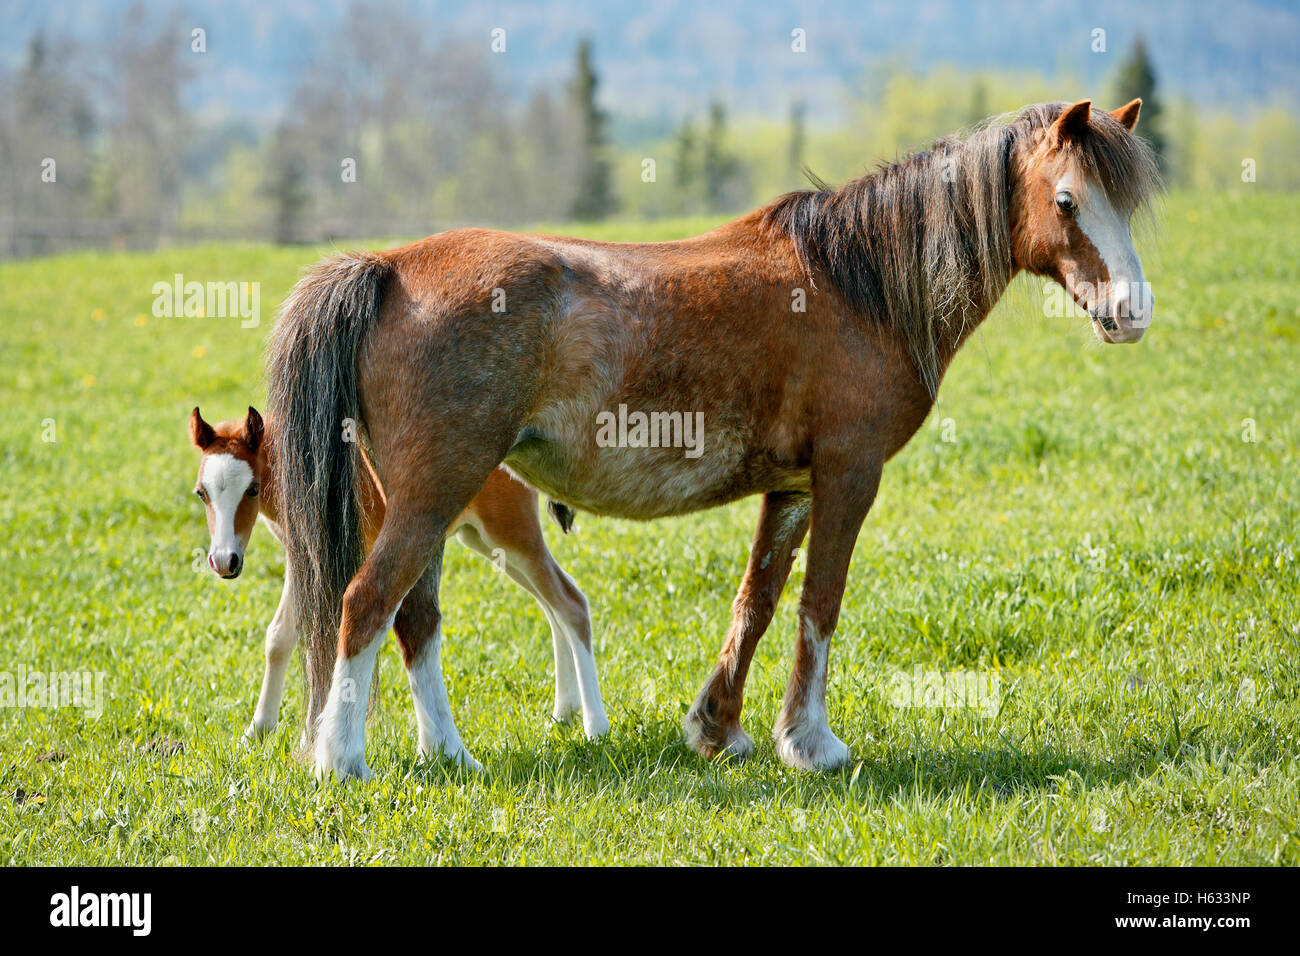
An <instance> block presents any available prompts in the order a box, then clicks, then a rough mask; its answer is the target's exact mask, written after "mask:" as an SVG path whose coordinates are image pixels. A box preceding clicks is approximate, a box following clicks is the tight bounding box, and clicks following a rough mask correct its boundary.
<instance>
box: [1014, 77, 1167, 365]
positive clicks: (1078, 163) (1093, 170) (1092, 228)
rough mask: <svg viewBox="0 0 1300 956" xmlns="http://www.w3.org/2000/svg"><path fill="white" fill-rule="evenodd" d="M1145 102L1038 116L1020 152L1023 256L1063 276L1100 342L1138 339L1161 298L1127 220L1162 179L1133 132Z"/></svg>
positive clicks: (1017, 210)
mask: <svg viewBox="0 0 1300 956" xmlns="http://www.w3.org/2000/svg"><path fill="white" fill-rule="evenodd" d="M1141 106H1142V101H1141V100H1133V102H1131V103H1129V104H1128V105H1127V106H1121V107H1120V108H1119V109H1117V110H1113V111H1111V112H1109V113H1107V112H1104V111H1102V110H1094V109H1092V106H1091V104H1090V103H1089V101H1088V100H1081V101H1080V102H1078V103H1074V104H1073V105H1071V106H1067V107H1065V108H1064V109H1062V110H1061V112H1060V115H1059V116H1057V117H1056V118H1055V120H1053V121H1052V122H1051V123H1050V124H1044V125H1042V126H1039V127H1038V128H1037V129H1036V130H1035V135H1034V136H1033V137H1032V138H1030V139H1029V140H1028V141H1027V142H1025V143H1024V145H1023V147H1022V148H1021V149H1020V151H1019V153H1018V155H1017V156H1016V160H1015V166H1016V173H1017V175H1016V176H1015V177H1014V182H1015V187H1014V193H1013V196H1012V201H1011V245H1012V254H1013V256H1014V257H1015V260H1016V265H1017V266H1019V267H1021V268H1024V269H1028V270H1029V271H1030V272H1033V273H1036V274H1038V275H1042V276H1047V277H1050V278H1052V279H1055V280H1056V281H1057V282H1059V283H1060V284H1061V285H1062V286H1064V287H1065V289H1066V291H1068V292H1069V293H1070V295H1071V296H1072V297H1073V298H1074V301H1075V302H1077V303H1078V304H1079V305H1080V306H1081V307H1082V308H1083V309H1084V310H1086V311H1087V313H1088V315H1089V316H1090V317H1091V318H1092V328H1093V331H1094V332H1096V334H1097V338H1099V339H1101V341H1103V342H1113V343H1119V342H1136V341H1138V340H1139V339H1141V338H1142V334H1143V332H1145V331H1146V327H1147V326H1148V325H1149V324H1150V323H1151V315H1152V309H1153V307H1154V304H1155V299H1154V298H1153V296H1152V295H1151V289H1150V287H1149V286H1148V285H1147V284H1146V279H1145V277H1144V276H1143V275H1142V262H1141V261H1140V260H1139V259H1138V255H1137V252H1135V251H1134V249H1133V237H1132V235H1131V233H1130V230H1129V223H1130V220H1131V218H1132V216H1133V213H1134V211H1135V210H1136V209H1137V207H1138V206H1140V205H1141V204H1142V202H1143V201H1144V200H1146V199H1147V198H1148V197H1149V196H1150V195H1151V193H1152V192H1153V191H1154V190H1155V189H1156V188H1158V183H1159V181H1158V177H1157V173H1156V168H1155V164H1154V163H1153V161H1152V159H1151V153H1150V151H1149V150H1148V149H1147V147H1146V146H1145V145H1144V144H1143V143H1142V142H1141V141H1140V140H1138V139H1137V137H1135V136H1134V135H1133V132H1132V131H1133V127H1134V126H1136V125H1137V120H1138V111H1139V109H1140V108H1141ZM1058 108H1059V107H1058Z"/></svg>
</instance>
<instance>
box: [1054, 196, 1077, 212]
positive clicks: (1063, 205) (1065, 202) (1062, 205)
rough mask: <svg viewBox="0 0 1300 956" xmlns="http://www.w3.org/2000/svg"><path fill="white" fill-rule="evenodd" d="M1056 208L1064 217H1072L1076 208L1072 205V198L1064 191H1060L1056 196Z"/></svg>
mask: <svg viewBox="0 0 1300 956" xmlns="http://www.w3.org/2000/svg"><path fill="white" fill-rule="evenodd" d="M1056 208H1057V209H1059V210H1061V212H1063V213H1065V214H1066V215H1070V216H1073V215H1074V212H1075V210H1076V209H1077V208H1078V207H1077V206H1075V204H1074V197H1073V196H1071V195H1070V194H1069V193H1067V192H1066V191H1065V190H1061V191H1060V192H1059V193H1057V194H1056Z"/></svg>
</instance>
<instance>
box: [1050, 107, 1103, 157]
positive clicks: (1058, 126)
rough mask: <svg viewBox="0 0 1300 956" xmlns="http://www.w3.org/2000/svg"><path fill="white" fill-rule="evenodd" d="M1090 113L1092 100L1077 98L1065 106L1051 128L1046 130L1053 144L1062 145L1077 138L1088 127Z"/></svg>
mask: <svg viewBox="0 0 1300 956" xmlns="http://www.w3.org/2000/svg"><path fill="white" fill-rule="evenodd" d="M1091 115H1092V100H1079V102H1077V103H1073V104H1071V105H1070V106H1067V107H1066V108H1065V112H1063V113H1062V114H1061V115H1060V116H1058V117H1057V118H1056V122H1055V123H1053V124H1052V128H1051V129H1050V130H1049V131H1048V135H1049V137H1050V139H1051V143H1052V145H1053V146H1064V145H1065V144H1066V143H1068V142H1070V141H1071V140H1074V139H1078V138H1079V137H1080V136H1082V135H1083V134H1084V131H1085V130H1087V128H1088V117H1089V116H1091Z"/></svg>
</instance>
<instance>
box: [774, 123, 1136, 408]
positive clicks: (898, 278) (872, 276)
mask: <svg viewBox="0 0 1300 956" xmlns="http://www.w3.org/2000/svg"><path fill="white" fill-rule="evenodd" d="M1067 105H1068V104H1066V103H1043V104H1038V105H1035V106H1029V107H1026V108H1025V109H1023V110H1021V111H1020V112H1019V113H1018V114H1015V115H1014V116H1012V117H1010V118H1006V117H1002V118H994V119H992V120H989V121H987V122H986V123H984V124H981V125H980V126H979V127H977V128H976V129H975V130H974V131H973V132H971V133H969V134H968V135H966V136H965V137H963V138H959V137H956V136H951V137H946V138H944V139H941V140H938V141H937V142H935V143H934V145H933V146H931V147H930V149H928V150H926V151H924V152H918V153H914V154H912V155H910V156H907V157H905V158H903V159H901V160H899V161H898V162H896V163H891V164H888V165H882V166H880V167H878V168H877V169H876V170H874V171H873V172H871V173H868V174H867V175H865V176H862V177H861V178H859V179H855V180H853V181H852V182H849V183H847V184H845V185H844V186H841V187H840V188H838V189H833V188H831V187H827V186H823V187H822V188H818V189H813V190H803V191H800V192H793V193H788V194H786V195H785V196H782V197H781V198H780V199H778V200H777V201H776V202H774V203H773V204H772V205H770V206H769V207H767V209H766V210H765V211H764V214H763V221H764V222H765V223H766V224H767V225H769V226H770V227H771V228H774V229H777V230H780V231H781V232H784V233H785V234H786V235H788V236H789V237H790V239H791V241H793V243H794V245H795V250H796V252H797V254H798V255H799V257H800V259H801V260H802V261H803V263H804V265H805V267H806V268H807V269H808V270H809V273H810V275H811V273H812V271H813V269H814V268H816V269H817V270H818V271H820V272H821V273H822V274H823V275H824V276H825V278H826V280H827V281H828V282H830V283H831V285H833V286H834V288H835V289H836V291H837V292H839V294H840V295H842V296H843V297H844V298H845V299H846V300H847V302H848V303H849V305H850V307H852V308H853V309H855V310H857V311H858V312H860V313H862V314H863V315H865V316H867V317H868V318H869V319H871V320H872V321H875V322H878V323H881V324H882V325H884V326H886V327H887V328H890V329H892V330H893V331H895V332H897V333H898V334H899V335H901V336H902V337H903V339H904V341H906V342H907V344H908V348H909V350H910V351H911V353H912V356H913V358H914V359H915V361H916V363H917V368H918V370H919V371H920V374H921V377H922V380H923V381H924V382H925V384H926V386H927V388H929V389H930V392H931V394H933V393H934V392H935V391H936V390H937V388H938V384H939V381H938V380H939V374H940V369H939V358H938V342H939V337H940V336H941V335H943V334H945V333H956V332H960V330H962V329H963V328H964V326H965V324H966V323H967V322H968V321H971V320H972V319H978V317H980V316H983V315H984V314H986V313H987V312H988V311H989V310H990V309H991V308H992V307H993V305H994V304H995V303H996V302H997V300H998V298H999V297H1000V296H1001V295H1002V292H1003V291H1004V290H1005V288H1006V286H1007V284H1008V283H1009V282H1010V280H1011V278H1012V275H1013V274H1014V271H1015V267H1014V265H1013V261H1012V253H1011V236H1010V228H1009V224H1008V220H1007V210H1008V209H1009V208H1010V190H1011V187H1012V183H1013V177H1014V171H1013V168H1012V164H1013V162H1014V161H1015V159H1016V157H1017V156H1018V155H1020V150H1021V147H1022V146H1026V145H1032V143H1034V142H1035V141H1037V138H1038V136H1039V134H1040V133H1041V132H1042V131H1044V130H1046V129H1047V128H1048V127H1050V126H1051V124H1052V123H1053V121H1055V120H1056V118H1057V117H1058V116H1060V114H1061V112H1062V111H1063V110H1064V109H1065V107H1066V106H1067ZM1070 148H1071V149H1073V151H1074V152H1075V154H1076V156H1077V161H1078V162H1079V163H1080V164H1081V165H1082V167H1083V168H1084V170H1085V171H1086V172H1087V173H1088V174H1089V175H1090V176H1092V177H1094V178H1095V179H1096V181H1098V182H1100V183H1101V184H1102V186H1103V187H1104V188H1105V189H1106V191H1107V193H1108V194H1109V196H1110V199H1111V201H1112V202H1113V203H1115V204H1116V205H1117V206H1119V207H1120V208H1125V209H1137V208H1139V207H1141V206H1143V205H1144V204H1146V203H1147V202H1148V201H1149V200H1150V199H1151V197H1152V196H1153V195H1154V194H1155V193H1156V192H1158V190H1159V188H1160V179H1159V175H1158V173H1157V171H1156V165H1155V161H1154V160H1153V158H1152V155H1151V151H1150V149H1149V148H1148V147H1147V146H1146V144H1145V143H1144V142H1143V141H1142V140H1141V139H1139V138H1138V137H1136V136H1134V135H1132V134H1131V133H1130V132H1129V131H1128V130H1127V129H1125V128H1124V126H1123V125H1121V124H1120V123H1119V122H1117V121H1116V120H1115V119H1114V118H1112V117H1111V116H1110V114H1109V113H1106V112H1105V111H1104V110H1097V109H1094V110H1093V111H1092V114H1091V120H1090V122H1089V135H1088V136H1085V137H1083V138H1082V139H1081V140H1080V141H1078V142H1077V143H1074V144H1072V145H1071V147H1070Z"/></svg>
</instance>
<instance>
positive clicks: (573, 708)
mask: <svg viewBox="0 0 1300 956" xmlns="http://www.w3.org/2000/svg"><path fill="white" fill-rule="evenodd" d="M580 713H582V702H581V701H578V702H576V703H574V702H572V701H567V700H566V701H559V700H557V701H556V702H555V707H554V708H553V709H552V710H551V720H553V721H555V722H556V723H557V724H567V723H568V722H569V721H571V720H573V718H574V717H576V716H578V714H580Z"/></svg>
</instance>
